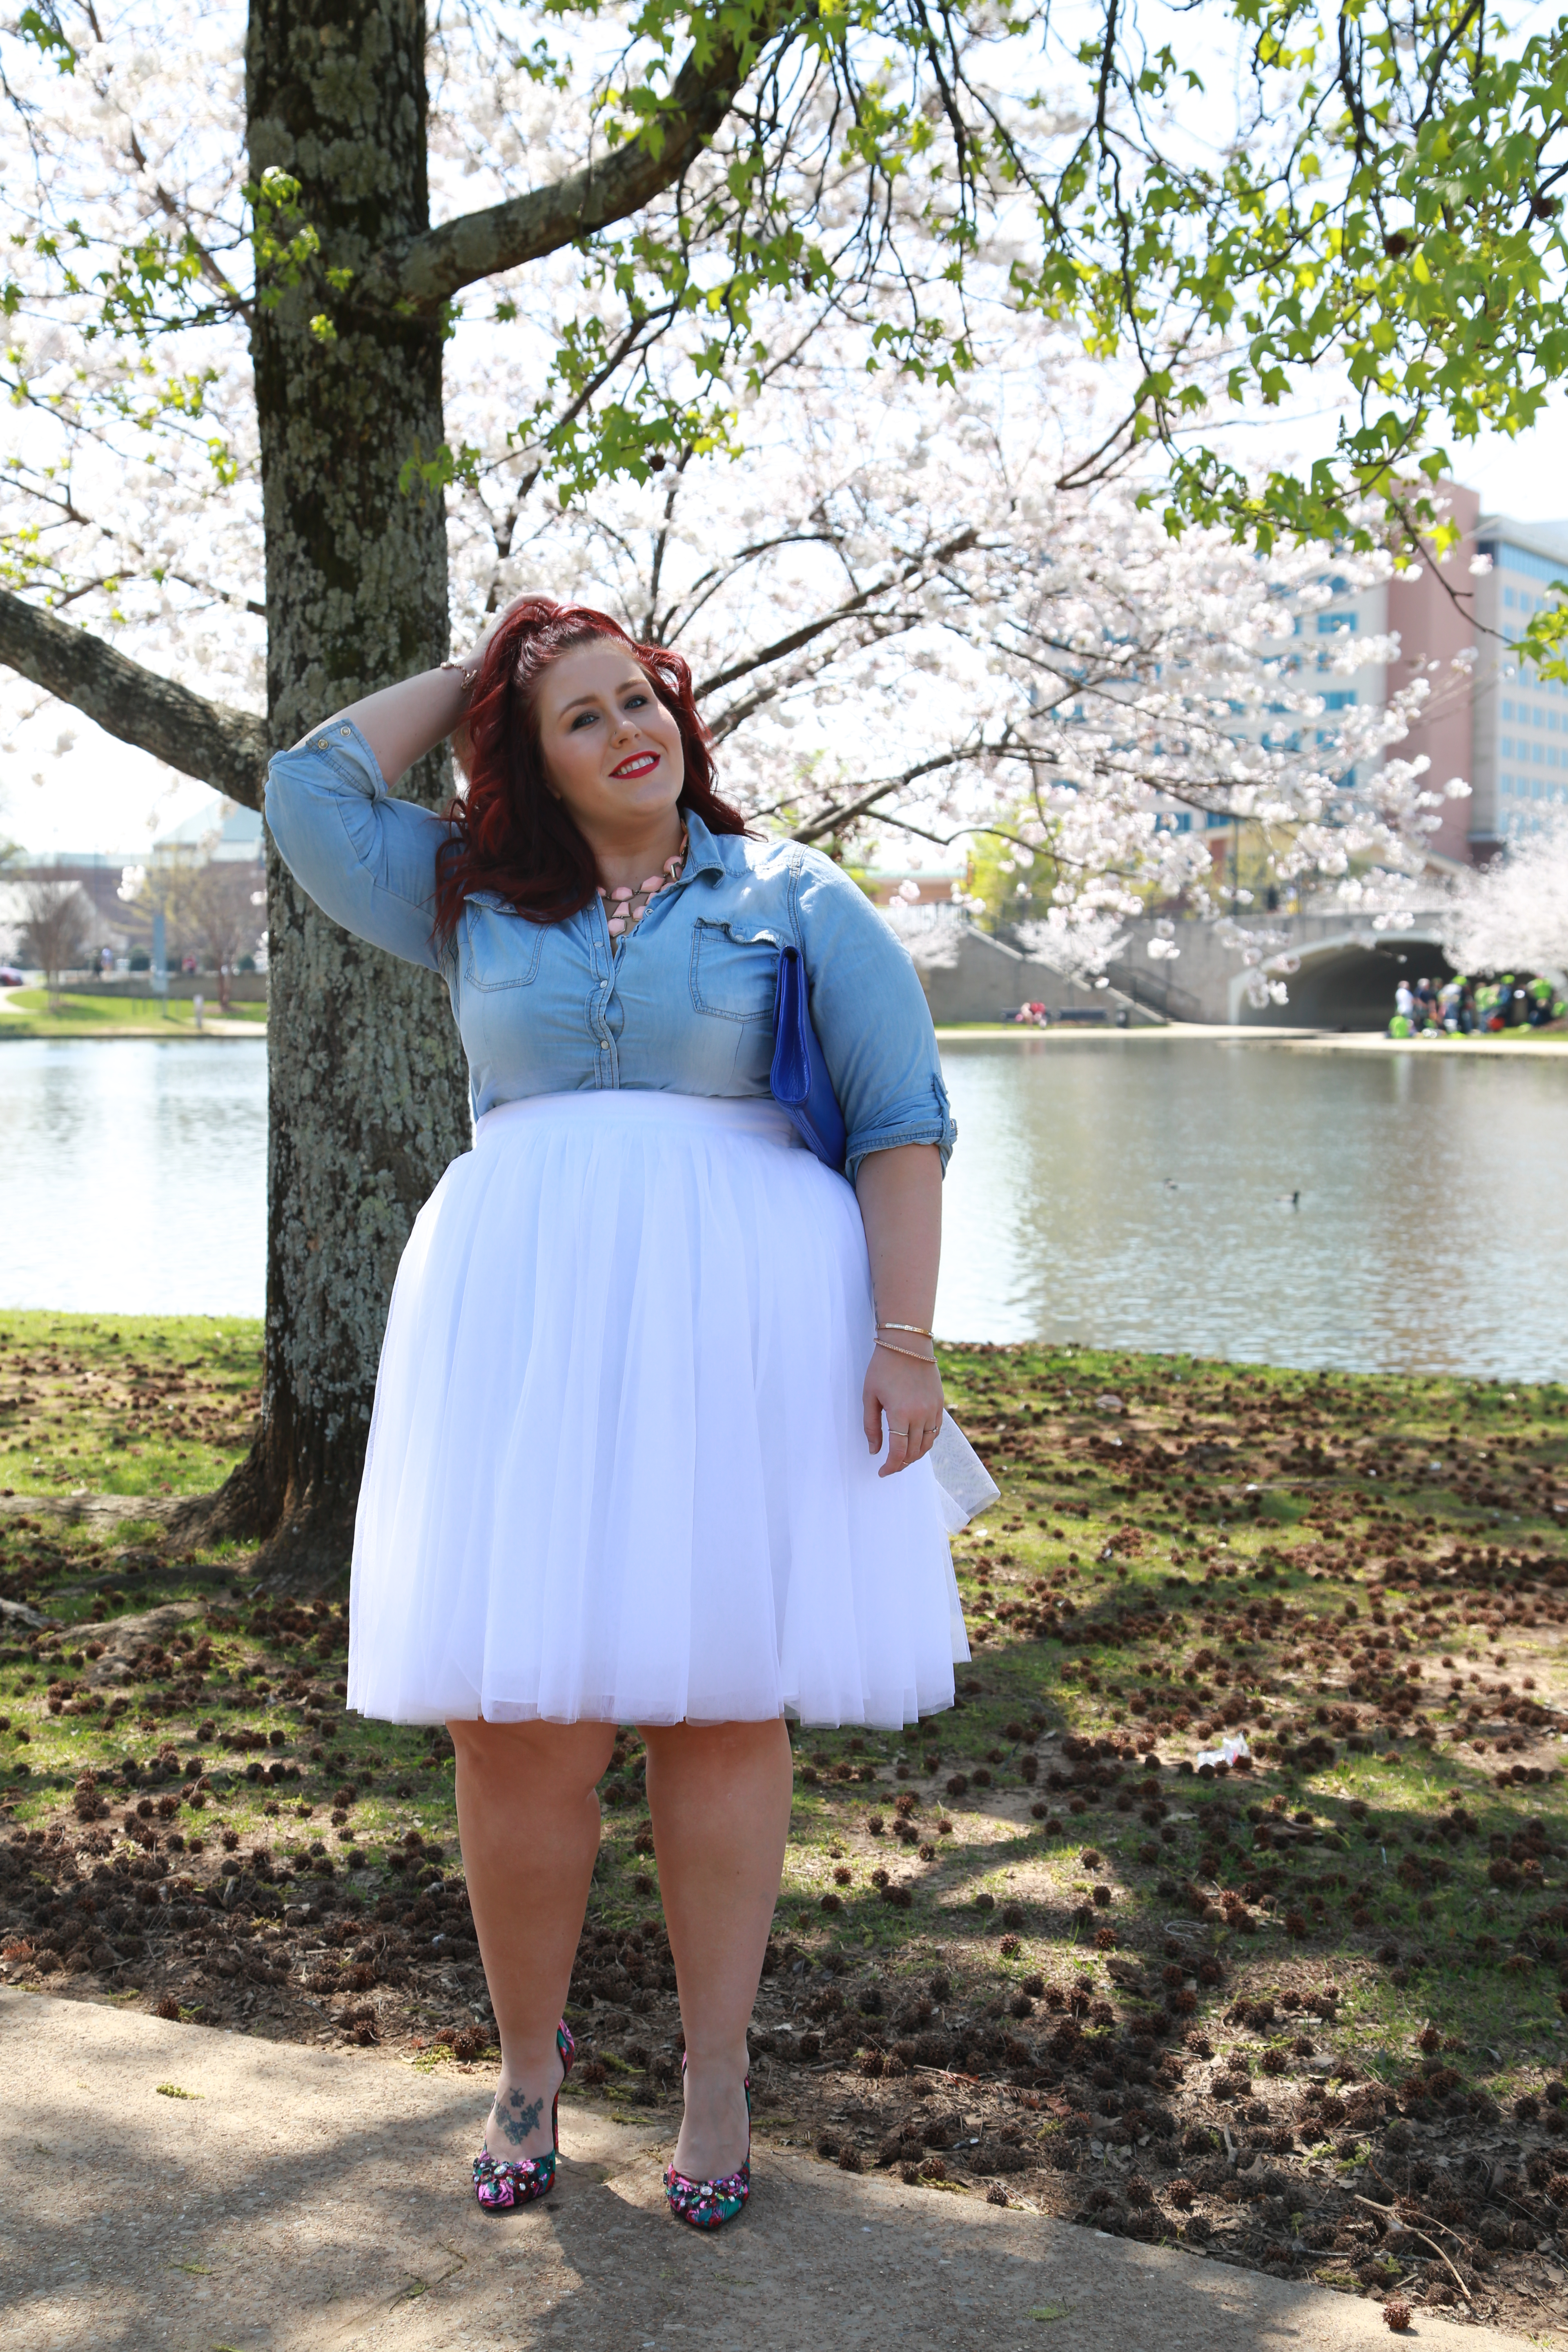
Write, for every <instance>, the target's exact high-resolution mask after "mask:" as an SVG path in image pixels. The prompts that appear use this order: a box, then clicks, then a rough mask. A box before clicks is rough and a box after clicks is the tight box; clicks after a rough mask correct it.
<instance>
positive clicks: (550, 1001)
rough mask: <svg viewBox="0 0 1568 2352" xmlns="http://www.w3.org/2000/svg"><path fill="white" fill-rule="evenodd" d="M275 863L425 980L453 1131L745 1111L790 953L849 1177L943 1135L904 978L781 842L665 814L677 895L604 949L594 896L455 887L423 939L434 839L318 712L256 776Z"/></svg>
mask: <svg viewBox="0 0 1568 2352" xmlns="http://www.w3.org/2000/svg"><path fill="white" fill-rule="evenodd" d="M266 810H267V822H268V825H269V826H270V828H271V831H272V837H273V839H274V841H275V842H276V843H277V845H278V850H279V856H281V857H282V859H283V862H284V864H285V865H286V866H288V868H289V872H290V873H291V874H292V875H293V877H294V878H295V880H296V881H297V882H298V883H299V884H300V887H301V889H303V890H305V891H307V892H308V893H309V894H310V897H311V898H313V899H314V900H315V902H316V904H317V906H318V907H320V908H321V909H322V911H323V913H325V914H328V915H331V917H332V919H333V920H334V921H336V922H340V923H342V925H343V926H344V927H345V929H348V930H351V931H353V933H354V934H355V935H356V937H358V938H360V939H362V940H370V941H371V942H372V943H373V944H374V946H376V947H380V948H385V949H387V950H390V952H391V953H392V954H393V955H397V956H402V957H404V958H405V959H406V961H408V962H410V963H422V964H426V965H427V966H428V967H429V969H430V970H431V971H438V972H439V973H440V974H441V977H442V978H443V980H444V981H445V982H446V983H447V993H448V994H449V995H450V997H451V1000H452V1010H453V1013H454V1014H455V1015H456V1018H457V1023H458V1033H459V1034H460V1035H461V1037H462V1040H463V1049H464V1051H465V1053H466V1054H467V1055H468V1074H469V1090H470V1095H471V1098H472V1103H473V1110H474V1116H475V1118H479V1117H480V1116H481V1115H482V1114H483V1113H484V1112H485V1111H487V1110H490V1109H492V1108H494V1106H495V1105H496V1104H497V1103H505V1102H516V1101H519V1100H521V1099H522V1098H523V1097H527V1096H530V1095H549V1094H570V1093H575V1092H579V1091H581V1090H584V1089H585V1088H590V1087H651V1088H654V1089H656V1090H662V1091H664V1092H667V1093H670V1094H682V1095H707V1096H718V1097H739V1098H742V1099H749V1098H752V1097H757V1096H766V1095H767V1093H768V1091H769V1087H768V1074H769V1070H770V1067H771V1066H772V1062H773V992H774V987H775V984H776V982H777V978H778V959H779V950H780V949H781V947H784V945H786V944H787V945H790V946H794V947H795V948H797V949H798V950H799V951H800V955H801V958H802V961H803V962H804V963H805V970H806V974H807V979H808V986H809V1000H810V1005H811V1017H812V1021H813V1024H815V1026H816V1034H817V1036H818V1037H819V1038H820V1040H821V1043H822V1050H823V1055H824V1056H825V1058H826V1063H827V1067H828V1072H829V1075H830V1076H831V1077H832V1080H833V1086H834V1091H835V1092H836V1093H837V1097H838V1101H839V1105H840V1107H841V1108H842V1110H843V1112H844V1120H845V1125H846V1127H847V1129H848V1156H847V1163H846V1168H845V1173H846V1174H847V1176H848V1178H849V1179H850V1181H854V1178H855V1174H856V1171H857V1170H858V1166H859V1163H860V1161H861V1160H863V1159H864V1158H865V1157H866V1155H867V1153H868V1152H871V1151H887V1150H891V1149H892V1148H893V1147H894V1146H895V1145H897V1144H902V1143H934V1144H936V1145H937V1146H938V1148H939V1149H940V1150H941V1153H942V1166H943V1168H944V1169H945V1168H946V1165H947V1160H948V1155H949V1153H950V1152H951V1151H952V1145H953V1140H954V1137H955V1134H956V1129H955V1128H954V1126H953V1121H952V1113H951V1111H950V1110H949V1108H948V1101H947V1091H946V1088H945V1087H943V1085H942V1066H941V1063H940V1061H939V1059H938V1055H937V1049H936V1035H935V1032H934V1031H933V1029H932V1027H931V1013H930V1012H929V1011H928V1009H927V1006H926V1001H925V996H924V993H923V992H922V991H921V984H920V982H919V981H918V979H917V978H916V977H915V970H914V966H913V964H912V963H911V962H910V958H909V956H908V954H907V953H906V952H905V950H904V949H903V948H902V946H901V945H900V942H899V941H898V940H896V939H895V938H894V936H893V933H892V932H891V930H890V929H889V927H888V925H887V924H886V923H885V922H884V921H883V920H882V919H881V917H880V916H879V914H878V913H877V911H876V909H875V908H874V907H872V905H871V904H870V902H869V900H868V898H866V896H865V894H864V892H862V891H861V890H859V889H858V888H857V887H856V886H855V884H854V883H853V882H851V881H850V880H849V879H848V877H847V876H846V875H844V874H841V873H840V872H839V870H838V868H837V866H835V865H834V864H833V862H832V860H831V858H827V857H825V856H823V855H822V854H821V852H820V851H819V850H815V849H808V848H805V846H803V845H801V844H800V843H799V842H792V841H761V842H758V841H747V840H744V839H742V837H741V836H740V835H734V834H721V835H715V834H712V833H710V832H709V830H708V827H707V826H706V825H705V824H703V822H702V820H701V818H700V816H697V815H695V814H688V815H687V819H686V823H687V831H688V837H689V846H688V851H687V858H686V866H685V869H684V871H683V873H682V875H681V877H680V879H679V882H678V883H676V884H674V885H673V886H669V885H667V886H666V887H665V888H664V889H662V890H661V891H660V892H659V893H658V896H657V897H656V898H654V899H653V900H652V901H651V902H650V904H649V907H648V910H647V914H646V915H645V916H644V917H643V919H642V920H641V922H639V923H638V924H637V928H636V929H635V930H633V931H632V932H630V933H629V934H628V935H626V938H625V939H624V940H623V941H622V943H621V946H620V949H619V951H618V952H617V951H616V942H615V941H614V940H612V939H611V937H610V933H609V929H608V928H607V923H606V918H605V908H604V902H603V900H602V899H598V898H595V900H594V902H593V903H592V905H590V906H587V907H584V908H583V909H582V910H581V912H580V913H578V914H575V915H573V916H570V917H569V918H568V919H566V920H565V921H564V922H560V923H535V922H531V921H530V920H529V919H528V918H527V917H526V916H523V915H520V914H518V913H517V912H516V911H515V910H514V908H511V907H510V905H509V904H508V902H507V901H506V900H505V899H504V898H500V897H499V896H498V895H497V894H496V893H494V892H492V891H489V890H476V891H472V892H470V893H469V896H468V899H467V901H466V903H465V905H464V908H463V915H462V919H461V921H460V922H459V924H458V929H457V931H456V933H455V935H454V937H453V939H452V941H451V943H450V945H449V946H448V947H446V948H440V947H438V946H437V944H436V943H435V942H434V940H432V937H431V922H432V917H433V913H434V894H435V879H436V853H437V849H438V848H439V847H440V845H441V844H442V843H443V842H444V841H445V840H446V839H447V835H448V833H449V831H450V828H449V827H448V826H447V824H446V823H445V822H444V820H443V819H442V818H440V817H438V816H437V815H436V814H435V813H434V812H433V811H432V810H429V809H426V808H420V807H418V806H417V805H416V803H413V802H411V801H400V800H395V799H393V797H392V795H391V794H390V793H388V791H387V789H386V785H385V782H384V779H383V777H382V773H381V770H380V767H379V766H378V764H377V761H376V758H375V754H374V752H373V751H372V750H371V748H370V745H369V744H368V743H367V742H366V741H365V740H364V737H363V735H362V734H361V733H360V731H359V730H358V728H357V727H355V726H353V724H352V722H350V721H348V720H345V719H337V720H334V721H333V722H332V724H331V727H330V728H322V729H321V730H318V731H317V733H315V734H314V735H312V736H310V738H309V740H307V741H306V742H304V743H302V744H300V747H299V748H298V750H296V751H280V752H279V753H278V754H277V756H276V757H275V758H274V759H273V761H272V762H271V765H270V767H269V769H268V777H267V803H266Z"/></svg>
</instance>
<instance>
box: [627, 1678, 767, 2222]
mask: <svg viewBox="0 0 1568 2352" xmlns="http://www.w3.org/2000/svg"><path fill="white" fill-rule="evenodd" d="M643 1738H644V1739H645V1741H646V1742H647V1801H648V1807H649V1810H650V1811H651V1812H652V1815H653V1841H654V1851H655V1853H656V1854H657V1855H658V1875H659V1886H660V1891H661V1893H662V1895H663V1898H664V1916H665V1922H666V1924H667V1926H668V1929H669V1944H670V1949H671V1951H672V1953H673V1954H674V1956H675V1971H676V1976H677V1978H678V1979H679V1985H680V2019H681V2023H682V2024H683V2025H684V2027H685V2029H686V2067H687V2072H686V2114H685V2118H684V2120H683V2122H682V2124H681V2127H680V2137H679V2140H678V2141H677V2142H676V2148H675V2168H676V2170H677V2171H678V2172H683V2173H685V2174H686V2175H687V2177H688V2178H689V2179H693V2180H714V2179H721V2177H722V2176H723V2175H724V2174H726V2173H730V2172H733V2171H734V2169H735V2168H736V2166H737V2165H738V2164H740V2162H741V2161H742V2158H743V2157H744V2155H745V2153H746V2102H745V2095H744V2092H743V2090H742V2083H743V2080H744V2077H745V2074H746V2067H747V2060H746V2027H747V2025H748V2024H749V2023H750V2021H751V2015H752V2005H753V2003H754V2002H755V2000H756V1997H757V1982H758V1979H759V1978H760V1977H761V1975H762V1968H763V1948H764V1947H765V1946H766V1944H767V1940H768V1928H769V1927H770V1925H771V1923H772V1920H773V1905H774V1903H775V1901H776V1899H777V1896H778V1890H779V1874H780V1873H781V1871H782V1870H783V1868H784V1842H785V1840H786V1838H787V1837H788V1835H789V1813H790V1798H791V1794H792V1790H793V1785H794V1776H793V1773H792V1770H791V1766H790V1749H789V1734H788V1733H787V1731H786V1730H785V1728H784V1723H783V1721H782V1720H779V1719H775V1720H774V1721H773V1722H771V1723H720V1724H709V1725H702V1726H697V1725H692V1724H685V1723H681V1724H674V1725H668V1726H663V1727H660V1726H658V1725H654V1726H650V1727H648V1728H647V1729H646V1730H644V1732H643Z"/></svg>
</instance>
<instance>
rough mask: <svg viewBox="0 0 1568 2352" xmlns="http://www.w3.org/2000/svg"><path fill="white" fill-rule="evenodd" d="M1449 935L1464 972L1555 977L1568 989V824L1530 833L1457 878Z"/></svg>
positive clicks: (1446, 922)
mask: <svg viewBox="0 0 1568 2352" xmlns="http://www.w3.org/2000/svg"><path fill="white" fill-rule="evenodd" d="M1442 928H1443V945H1444V947H1445V949H1446V950H1447V955H1448V960H1449V961H1450V962H1451V963H1452V964H1453V965H1454V967H1455V969H1456V970H1457V971H1478V972H1494V971H1535V972H1549V973H1550V974H1551V975H1552V978H1553V979H1554V980H1555V981H1556V982H1557V984H1558V986H1559V987H1560V988H1563V987H1568V824H1561V823H1558V824H1548V825H1543V826H1542V830H1541V831H1540V832H1539V833H1531V834H1524V835H1521V836H1520V837H1519V838H1518V839H1517V840H1513V841H1510V843H1509V845H1508V847H1507V849H1506V850H1505V851H1504V852H1503V853H1502V855H1501V856H1499V857H1495V858H1494V859H1493V860H1492V861H1491V863H1490V864H1489V866H1481V867H1479V869H1478V870H1477V871H1475V872H1474V873H1469V874H1462V875H1458V876H1457V877H1455V880H1454V884H1453V889H1452V895H1451V896H1450V898H1449V899H1448V903H1447V907H1446V908H1445V909H1444V911H1443V916H1442Z"/></svg>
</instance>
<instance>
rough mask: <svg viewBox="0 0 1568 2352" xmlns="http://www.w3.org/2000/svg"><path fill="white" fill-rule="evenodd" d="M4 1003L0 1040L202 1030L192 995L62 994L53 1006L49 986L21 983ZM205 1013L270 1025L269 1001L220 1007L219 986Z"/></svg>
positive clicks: (209, 1017)
mask: <svg viewBox="0 0 1568 2352" xmlns="http://www.w3.org/2000/svg"><path fill="white" fill-rule="evenodd" d="M5 998H6V1002H5V1005H4V1006H0V1043H3V1042H4V1041H5V1038H7V1037H196V1036H201V1035H204V1034H207V1032H205V1031H203V1030H198V1029H197V1027H196V1024H195V1012H194V1010H193V1008H192V1003H191V1000H190V998H189V997H180V996H171V997H170V998H168V999H167V1002H166V1008H165V1009H163V1010H160V1007H159V1003H158V1000H157V999H156V998H155V997H146V996H143V997H134V996H62V998H61V999H60V1002H59V1004H58V1008H55V1009H51V1007H50V1004H49V998H48V993H47V990H45V989H42V988H16V989H8V990H7V991H6V992H5ZM205 1019H206V1021H207V1023H208V1024H209V1027H210V1024H212V1023H213V1022H214V1021H217V1020H224V1021H244V1022H247V1023H248V1024H250V1025H251V1026H252V1027H253V1028H254V1029H255V1030H256V1033H257V1034H258V1036H264V1035H265V1034H266V1031H267V1007H266V1005H265V1004H241V1003H233V1004H231V1005H230V1006H229V1007H228V1010H227V1012H226V1013H220V1011H219V1008H218V1002H217V992H216V984H215V987H214V992H213V993H212V995H211V996H209V997H208V998H207V1001H206V1012H205Z"/></svg>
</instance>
